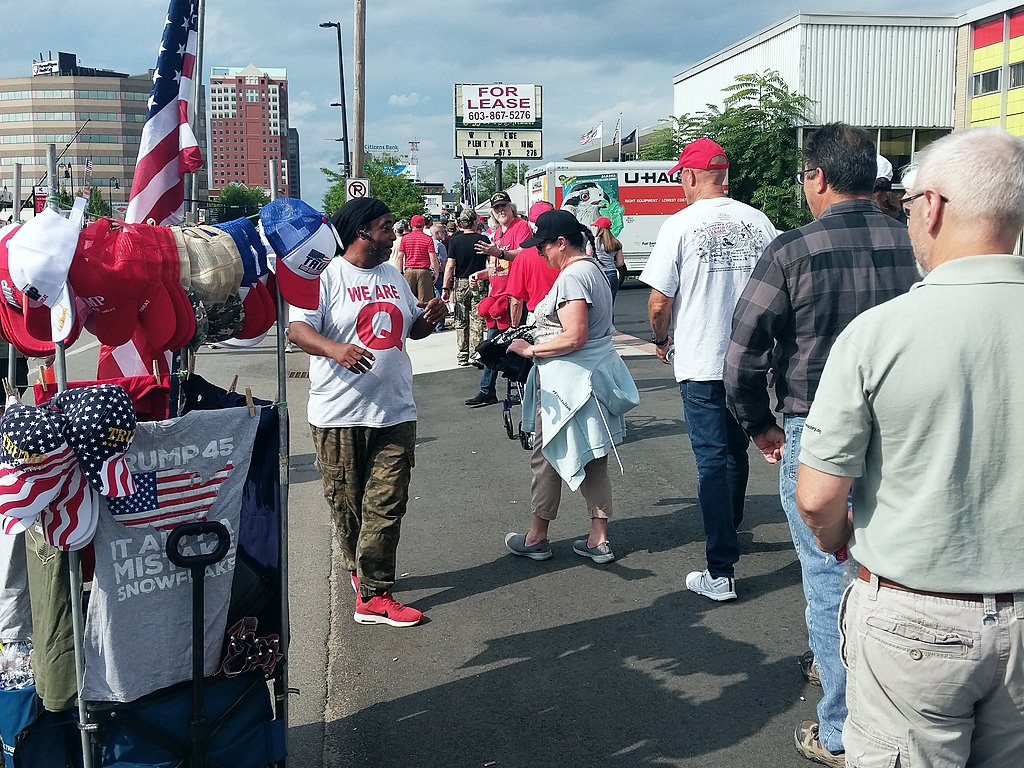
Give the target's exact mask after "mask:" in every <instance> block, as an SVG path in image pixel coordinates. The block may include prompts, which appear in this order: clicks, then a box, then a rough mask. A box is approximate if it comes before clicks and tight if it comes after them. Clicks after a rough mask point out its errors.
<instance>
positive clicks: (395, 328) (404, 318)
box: [289, 257, 423, 428]
mask: <svg viewBox="0 0 1024 768" xmlns="http://www.w3.org/2000/svg"><path fill="white" fill-rule="evenodd" d="M422 313H423V310H421V309H420V308H419V307H417V306H416V297H415V296H413V294H412V291H411V290H410V289H409V284H408V283H406V281H405V278H404V277H402V275H401V274H400V273H399V271H398V270H397V269H395V267H393V266H392V265H391V264H387V263H385V264H380V265H379V266H376V267H374V268H373V269H362V268H360V267H357V266H355V265H353V264H351V263H350V262H349V261H348V260H347V259H345V258H344V257H342V258H337V259H332V260H331V263H330V264H329V265H328V266H327V269H325V270H324V271H323V273H322V274H321V275H320V306H318V307H317V308H316V309H313V310H306V309H302V308H301V307H292V308H291V312H290V314H289V320H290V322H293V323H294V322H296V321H299V322H303V323H306V324H307V325H309V326H310V327H311V328H312V329H313V330H314V331H316V332H317V333H319V334H320V335H321V336H324V337H325V338H328V339H330V340H331V341H337V342H341V343H343V344H355V345H357V346H360V347H363V348H364V349H368V350H370V352H372V353H373V356H374V360H373V362H372V367H371V368H370V370H369V371H367V372H366V373H354V372H353V371H350V370H349V369H348V368H345V367H344V366H342V365H339V364H338V363H336V362H334V361H333V360H331V359H329V358H326V357H319V356H313V357H310V359H309V404H308V406H307V415H308V418H309V423H310V424H312V425H313V426H314V427H321V428H323V427H390V426H394V425H395V424H401V423H402V422H405V421H415V419H416V404H415V403H414V402H413V400H412V360H410V359H409V353H408V352H407V351H406V344H407V343H408V340H409V331H410V330H411V329H412V326H413V323H415V322H416V320H417V318H419V316H420V315H421V314H422Z"/></svg>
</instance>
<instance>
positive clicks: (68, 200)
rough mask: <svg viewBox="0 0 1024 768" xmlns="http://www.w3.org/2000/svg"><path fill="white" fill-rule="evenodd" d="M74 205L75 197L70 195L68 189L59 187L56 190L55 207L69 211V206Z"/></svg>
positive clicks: (69, 189)
mask: <svg viewBox="0 0 1024 768" xmlns="http://www.w3.org/2000/svg"><path fill="white" fill-rule="evenodd" d="M74 204H75V196H74V195H72V194H71V188H70V187H60V188H59V189H58V190H57V207H58V208H60V209H61V210H62V211H67V210H70V209H71V206H72V205H74Z"/></svg>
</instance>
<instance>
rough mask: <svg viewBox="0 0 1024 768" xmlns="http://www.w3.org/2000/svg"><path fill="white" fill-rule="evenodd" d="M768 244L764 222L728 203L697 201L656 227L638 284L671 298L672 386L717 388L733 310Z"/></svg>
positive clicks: (771, 233) (770, 231) (771, 230)
mask: <svg viewBox="0 0 1024 768" xmlns="http://www.w3.org/2000/svg"><path fill="white" fill-rule="evenodd" d="M774 239H775V227H773V226H772V223H771V222H770V221H769V220H768V217H767V216H765V215H764V214H763V213H761V212H760V211H759V210H757V209H756V208H751V207H750V206H749V205H746V204H745V203H741V202H739V201H738V200H732V199H730V198H728V197H716V198H711V199H707V200H698V201H697V202H695V203H694V204H693V205H690V206H687V207H686V208H684V209H683V210H681V211H679V212H678V213H674V214H672V216H670V217H669V218H668V219H667V220H666V221H665V223H664V224H662V225H661V230H660V231H659V232H658V239H657V242H656V243H655V245H654V249H653V250H652V251H651V256H650V258H648V259H647V264H645V265H644V270H643V272H642V273H641V274H640V280H641V281H642V282H644V283H647V285H649V286H651V288H653V289H654V290H656V291H658V292H660V293H663V294H664V295H666V296H671V297H675V302H674V305H673V319H672V328H673V333H672V339H673V343H674V344H675V356H674V358H673V363H672V372H673V373H674V374H675V377H676V381H687V380H693V381H721V379H722V368H723V366H724V365H725V350H726V347H728V346H729V335H730V333H731V332H732V313H733V310H734V309H735V308H736V302H738V301H739V298H740V294H741V293H743V288H744V286H746V284H747V281H748V280H749V279H750V273H751V272H753V271H754V263H755V262H756V261H757V260H758V259H759V258H760V256H761V254H762V253H763V252H764V249H765V248H766V247H767V246H768V243H770V242H771V241H772V240H774Z"/></svg>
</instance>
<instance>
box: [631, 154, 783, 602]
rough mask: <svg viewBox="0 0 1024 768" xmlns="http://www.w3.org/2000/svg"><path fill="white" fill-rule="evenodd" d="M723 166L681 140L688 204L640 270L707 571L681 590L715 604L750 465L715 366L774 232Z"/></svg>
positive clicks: (730, 573) (729, 563) (734, 544)
mask: <svg viewBox="0 0 1024 768" xmlns="http://www.w3.org/2000/svg"><path fill="white" fill-rule="evenodd" d="M728 168H729V161H728V159H726V156H725V151H724V150H723V149H722V148H721V147H720V146H718V144H716V143H715V142H713V141H712V140H711V139H706V138H702V139H697V140H696V141H694V142H691V143H690V144H687V145H686V147H685V148H684V149H683V152H682V154H681V155H680V156H679V163H678V164H677V165H676V166H675V168H673V169H672V171H671V172H670V173H673V174H674V173H676V172H679V183H680V184H682V186H683V195H684V196H685V197H686V207H685V208H684V209H683V210H681V211H679V212H678V213H675V214H673V215H672V216H671V217H669V219H668V220H667V221H666V222H665V223H664V224H663V225H662V227H661V231H660V232H659V233H658V239H657V242H656V243H655V245H654V250H652V251H651V256H650V258H649V259H648V260H647V264H646V265H645V266H644V271H643V273H642V274H641V275H640V279H641V280H642V281H643V282H645V283H647V284H648V285H649V286H651V296H650V300H649V302H648V314H649V316H650V321H651V330H652V331H653V332H654V338H653V341H654V346H655V349H656V350H657V353H658V357H659V358H660V359H661V361H662V362H663V363H665V364H666V365H671V366H672V370H673V373H674V374H675V378H676V381H677V382H679V393H680V395H682V398H683V414H684V416H685V418H686V430H687V432H688V433H689V436H690V445H691V447H692V448H693V455H694V458H695V459H696V461H697V499H698V501H699V502H700V511H701V516H702V517H703V519H704V533H705V535H706V536H707V545H706V553H707V567H706V568H705V569H703V570H700V571H693V572H692V573H690V574H689V575H688V576H687V577H686V587H687V589H689V590H690V591H692V592H696V593H697V594H698V595H703V596H704V597H707V598H710V599H711V600H716V601H723V600H735V599H736V582H735V566H736V561H737V560H739V557H740V549H739V541H738V538H737V535H736V528H737V526H738V525H739V524H740V521H741V520H742V519H743V500H744V496H745V495H746V491H747V475H748V471H749V465H748V462H747V443H748V440H747V436H746V434H745V433H744V432H743V429H742V428H741V427H740V425H739V424H738V423H737V422H736V419H734V418H733V416H732V415H731V414H730V413H729V410H728V408H726V404H725V386H724V384H723V383H722V366H723V364H724V363H725V350H726V348H727V347H728V345H729V332H730V329H731V327H732V314H733V310H734V309H735V308H736V302H737V301H738V300H739V297H740V294H741V293H742V292H743V287H744V286H745V285H746V284H747V280H748V279H749V277H750V274H751V272H753V270H754V264H755V263H756V262H757V259H758V257H760V255H761V253H762V251H764V249H765V247H766V246H767V245H768V243H770V242H771V241H772V239H773V238H774V237H775V228H774V227H773V226H772V223H771V222H770V221H769V220H768V217H767V216H765V215H764V214H763V213H761V212H760V211H758V210H756V209H754V208H751V207H750V206H749V205H745V204H743V203H741V202H739V201H737V200H731V199H729V198H728V197H727V196H726V194H725V189H724V184H725V181H726V176H727V172H728ZM673 347H675V349H674V350H673ZM670 351H674V358H673V356H672V355H670V354H669V353H670Z"/></svg>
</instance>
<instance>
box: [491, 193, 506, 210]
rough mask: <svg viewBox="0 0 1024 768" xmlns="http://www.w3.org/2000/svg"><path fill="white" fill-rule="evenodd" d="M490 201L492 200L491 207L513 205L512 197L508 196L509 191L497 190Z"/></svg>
mask: <svg viewBox="0 0 1024 768" xmlns="http://www.w3.org/2000/svg"><path fill="white" fill-rule="evenodd" d="M488 202H490V204H491V208H493V207H494V206H496V205H512V198H511V197H509V196H508V192H495V193H494V194H493V195H491V199H490V200H489V201H488Z"/></svg>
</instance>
